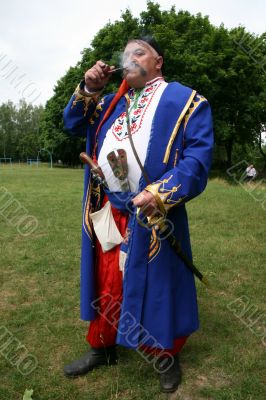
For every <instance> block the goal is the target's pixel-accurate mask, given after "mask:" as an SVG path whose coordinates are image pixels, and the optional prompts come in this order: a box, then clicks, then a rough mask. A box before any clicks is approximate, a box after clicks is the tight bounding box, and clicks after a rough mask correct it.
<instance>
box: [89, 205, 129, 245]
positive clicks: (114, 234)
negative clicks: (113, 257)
mask: <svg viewBox="0 0 266 400" xmlns="http://www.w3.org/2000/svg"><path fill="white" fill-rule="evenodd" d="M90 217H91V220H92V223H93V227H94V231H95V234H96V236H97V238H98V240H99V242H100V243H101V246H102V250H103V252H104V253H105V252H107V251H109V250H111V249H112V248H113V247H115V246H117V245H118V244H120V243H122V241H123V237H122V236H121V234H120V232H119V230H118V228H117V226H116V223H115V220H114V217H113V214H112V210H111V203H110V201H108V202H107V203H106V204H105V205H104V207H103V208H102V209H101V210H99V211H96V212H95V213H92V214H90Z"/></svg>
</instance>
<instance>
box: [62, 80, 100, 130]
mask: <svg viewBox="0 0 266 400" xmlns="http://www.w3.org/2000/svg"><path fill="white" fill-rule="evenodd" d="M99 95H100V93H99V92H98V93H95V94H94V95H92V96H89V95H88V94H87V93H86V92H85V91H84V81H82V82H81V83H80V84H79V85H78V86H77V88H76V90H75V92H74V94H73V96H72V97H71V99H70V101H69V103H68V105H67V106H66V108H65V109H64V114H63V118H64V128H65V129H66V130H67V131H68V132H69V133H70V134H71V135H75V136H83V137H86V135H87V128H88V123H89V122H90V123H91V124H92V123H93V117H94V116H96V117H97V112H100V111H102V108H101V102H99V103H98V98H99ZM98 116H99V115H98Z"/></svg>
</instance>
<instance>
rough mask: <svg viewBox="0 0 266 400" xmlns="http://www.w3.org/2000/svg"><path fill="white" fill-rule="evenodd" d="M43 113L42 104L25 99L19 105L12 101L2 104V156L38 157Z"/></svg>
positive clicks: (0, 154) (0, 126)
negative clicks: (38, 104) (27, 101)
mask: <svg viewBox="0 0 266 400" xmlns="http://www.w3.org/2000/svg"><path fill="white" fill-rule="evenodd" d="M42 113H43V107H42V106H33V105H31V104H27V103H26V102H25V100H20V102H19V105H18V107H16V106H15V105H14V104H13V103H12V102H11V101H9V102H7V103H4V104H2V105H1V106H0V157H11V158H13V159H16V160H26V159H27V158H37V154H38V151H39V150H40V146H41V141H40V134H39V125H40V119H41V115H42Z"/></svg>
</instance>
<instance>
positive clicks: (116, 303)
mask: <svg viewBox="0 0 266 400" xmlns="http://www.w3.org/2000/svg"><path fill="white" fill-rule="evenodd" d="M106 201H107V198H105V199H104V203H106ZM112 213H113V216H114V220H115V222H116V225H117V227H118V229H119V231H120V233H121V235H122V236H124V235H125V233H126V228H127V221H128V217H127V215H125V214H124V213H122V212H120V211H119V210H117V209H115V208H113V207H112ZM119 253H120V246H116V247H114V248H113V249H112V250H109V251H107V252H106V253H103V251H102V248H101V245H100V243H99V241H98V240H96V259H95V260H96V264H95V268H96V269H95V276H96V282H95V283H96V288H97V289H96V297H97V298H98V299H99V300H98V302H97V309H98V310H99V312H98V315H97V317H96V319H95V320H93V321H91V323H90V325H89V330H88V334H87V341H88V342H89V344H90V345H91V347H95V348H100V347H108V346H113V345H115V343H116V335H117V326H118V321H119V315H120V308H121V303H122V296H123V292H122V280H123V277H122V272H121V271H120V270H119ZM186 340H187V337H186V336H184V337H180V338H177V339H175V341H174V347H173V348H172V349H165V352H166V353H168V354H169V353H170V354H172V355H174V354H176V353H178V352H179V351H180V350H181V349H182V347H183V346H184V344H185V342H186ZM140 350H141V351H144V352H145V353H149V354H153V355H156V354H159V353H160V356H163V354H162V350H161V349H155V348H151V347H148V346H143V345H142V346H141V347H140Z"/></svg>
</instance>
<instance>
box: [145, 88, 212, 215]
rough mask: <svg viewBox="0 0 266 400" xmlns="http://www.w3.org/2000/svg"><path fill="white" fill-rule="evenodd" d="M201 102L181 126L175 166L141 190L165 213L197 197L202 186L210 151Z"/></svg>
mask: <svg viewBox="0 0 266 400" xmlns="http://www.w3.org/2000/svg"><path fill="white" fill-rule="evenodd" d="M197 96H198V98H200V99H201V100H200V101H199V105H198V106H197V107H195V109H194V110H193V111H192V113H191V114H190V115H189V118H188V119H187V120H186V121H185V123H184V150H183V155H182V157H181V159H180V160H179V162H178V164H177V165H176V167H174V168H172V169H170V170H169V171H167V172H166V173H165V174H164V175H163V176H162V177H161V178H160V179H159V180H158V181H156V182H154V183H153V184H151V185H148V186H147V187H146V188H145V189H146V190H148V191H149V192H151V193H152V194H153V195H154V196H155V198H156V200H157V203H158V205H159V207H160V209H162V210H164V211H165V212H167V211H168V210H169V209H171V208H172V207H174V206H177V205H179V204H182V203H184V202H186V201H188V200H190V199H192V198H193V197H195V196H197V195H199V194H200V193H201V192H202V191H203V190H204V189H205V187H206V184H207V179H208V173H209V169H210V166H211V158H212V149H213V126H212V115H211V109H210V105H209V103H208V102H207V100H206V99H205V98H202V96H200V95H197Z"/></svg>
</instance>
